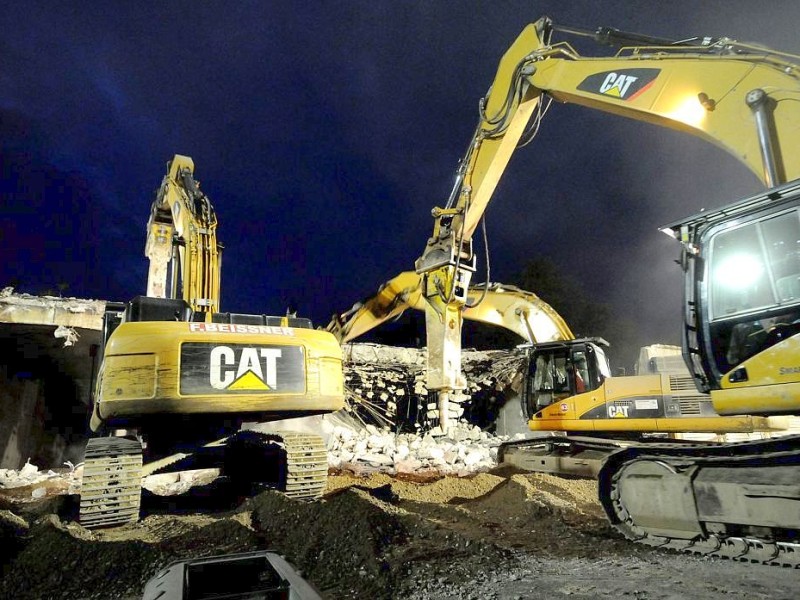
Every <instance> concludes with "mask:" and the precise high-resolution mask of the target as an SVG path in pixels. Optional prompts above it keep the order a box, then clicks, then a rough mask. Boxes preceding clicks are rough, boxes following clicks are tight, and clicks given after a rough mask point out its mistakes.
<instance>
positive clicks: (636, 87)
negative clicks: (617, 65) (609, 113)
mask: <svg viewBox="0 0 800 600" xmlns="http://www.w3.org/2000/svg"><path fill="white" fill-rule="evenodd" d="M660 72H661V69H620V70H618V71H603V72H602V73H595V74H594V75H589V76H588V77H587V78H586V79H584V80H583V81H582V82H581V83H580V84H579V85H578V89H579V90H582V91H584V92H591V93H593V94H600V95H602V96H610V97H612V98H618V99H620V100H626V101H631V100H633V99H634V98H637V97H638V96H639V95H641V94H643V93H644V92H645V91H646V90H647V89H649V88H650V86H651V85H652V84H653V82H654V81H655V80H656V77H658V74H659V73H660Z"/></svg>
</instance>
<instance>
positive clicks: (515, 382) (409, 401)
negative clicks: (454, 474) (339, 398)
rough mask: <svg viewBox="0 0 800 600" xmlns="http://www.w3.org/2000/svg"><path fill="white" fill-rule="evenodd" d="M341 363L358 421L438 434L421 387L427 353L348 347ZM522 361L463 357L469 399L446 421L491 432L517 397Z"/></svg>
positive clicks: (513, 355)
mask: <svg viewBox="0 0 800 600" xmlns="http://www.w3.org/2000/svg"><path fill="white" fill-rule="evenodd" d="M344 357H345V388H346V392H347V401H348V408H349V410H350V412H351V413H352V414H353V415H354V417H355V418H356V419H358V420H361V421H362V422H363V423H364V424H365V425H375V426H376V427H380V428H382V427H385V428H389V429H391V430H394V431H398V432H418V433H424V432H426V431H432V433H433V434H434V435H436V434H437V430H436V427H437V425H438V416H439V415H438V411H437V404H436V399H435V397H433V395H431V394H429V392H428V389H427V387H426V385H425V361H426V351H425V350H422V349H416V348H396V347H390V346H381V345H377V344H347V345H346V346H345V347H344ZM522 360H523V357H522V355H521V354H520V353H517V352H515V351H505V350H494V351H476V350H465V351H463V353H462V370H463V372H464V376H465V378H466V380H467V384H468V388H467V389H466V390H464V393H465V395H466V396H467V398H466V399H465V401H464V402H462V403H460V404H455V403H451V407H450V414H449V418H450V419H451V420H459V419H462V420H464V421H466V422H468V423H470V424H473V425H477V426H479V427H480V428H481V429H485V430H488V431H493V430H494V424H495V421H496V419H497V415H498V412H499V411H500V410H501V409H502V407H503V405H504V404H505V402H506V400H507V399H508V398H509V397H510V396H516V393H517V392H518V391H519V385H520V380H521V377H522V375H521V366H522Z"/></svg>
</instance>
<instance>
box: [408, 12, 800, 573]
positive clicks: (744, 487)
mask: <svg viewBox="0 0 800 600" xmlns="http://www.w3.org/2000/svg"><path fill="white" fill-rule="evenodd" d="M556 31H560V32H563V33H568V34H572V35H587V36H591V37H594V38H595V39H596V40H598V41H601V42H605V43H610V44H614V45H617V46H620V47H621V49H620V50H619V51H618V52H617V53H616V54H615V55H613V56H600V57H585V56H581V55H580V54H579V53H578V52H577V51H575V50H574V49H573V47H572V46H570V45H569V44H568V43H566V42H554V41H553V34H554V33H555V32H556ZM798 65H800V57H797V56H794V55H791V54H787V53H784V52H779V51H775V50H772V49H769V48H766V47H764V46H756V45H750V44H742V43H739V42H737V41H735V40H732V39H728V38H720V39H716V38H709V37H699V38H688V39H684V40H680V41H672V40H665V39H660V38H651V37H647V36H642V35H638V34H628V33H623V32H620V31H617V30H614V29H609V28H601V29H598V30H596V31H585V30H581V29H576V28H564V27H556V26H554V24H553V23H552V21H551V20H550V19H547V18H542V19H540V20H538V21H536V22H535V23H532V24H530V25H528V26H527V27H526V28H525V29H524V30H523V31H522V33H521V34H520V36H519V37H518V38H517V39H516V41H515V42H514V43H513V44H512V45H511V46H510V47H509V49H508V50H507V52H506V53H505V55H504V56H503V58H502V59H501V61H500V64H499V67H498V70H497V74H496V76H495V79H494V82H493V83H492V86H491V87H490V90H489V92H488V93H487V96H486V97H485V98H484V99H483V100H482V101H481V104H480V117H479V122H478V126H477V128H476V131H475V134H474V136H473V138H472V140H471V141H470V143H469V145H468V147H467V151H466V154H465V156H464V157H463V159H462V160H461V162H460V166H459V168H458V171H457V174H456V180H455V185H454V187H453V190H452V193H451V194H450V196H449V198H448V200H447V203H446V204H445V206H444V207H442V208H438V207H437V208H434V209H433V217H434V228H433V234H432V236H431V237H430V239H429V240H428V242H427V244H426V246H425V249H424V250H423V253H422V255H421V256H420V258H419V259H418V260H417V261H416V264H415V270H416V272H417V273H418V274H419V275H420V276H421V278H422V283H421V293H422V297H423V298H424V299H425V305H424V308H425V313H426V331H427V342H428V384H429V389H432V390H437V391H438V394H439V404H440V412H441V413H442V415H444V414H445V410H444V408H445V406H446V404H447V403H448V402H449V399H450V397H451V396H458V395H459V394H460V392H461V390H463V389H464V384H465V382H464V380H463V376H462V374H461V368H460V352H461V326H462V322H463V318H464V310H465V306H466V305H467V303H468V290H469V287H470V285H469V284H470V278H471V276H472V273H473V272H474V270H475V266H476V260H475V255H474V253H473V249H472V237H473V234H474V232H475V231H476V228H477V226H478V225H479V223H480V221H481V219H482V216H483V214H484V211H485V210H486V207H487V205H488V203H489V201H490V200H491V197H492V194H493V193H494V190H495V187H496V185H497V182H498V180H499V178H500V176H501V175H502V173H503V172H504V170H505V168H506V166H507V164H508V161H509V160H510V158H511V156H512V154H513V153H514V152H515V150H516V149H517V147H519V146H521V145H525V144H526V143H527V142H529V141H530V140H531V139H532V138H533V137H534V136H535V134H536V132H537V130H538V128H539V125H540V123H541V119H542V117H543V115H544V114H545V112H546V110H547V107H548V105H549V104H550V102H551V101H553V100H555V101H557V102H569V103H573V104H579V105H582V106H586V107H588V108H594V109H597V110H601V111H605V112H609V113H613V114H616V115H619V116H623V117H627V118H631V119H636V120H640V121H645V122H648V123H651V124H655V125H658V126H662V127H668V128H671V129H675V130H678V131H681V132H685V133H689V134H692V135H696V136H699V137H700V138H703V139H705V140H707V141H709V142H711V143H713V144H715V145H716V146H718V147H720V148H722V149H724V150H726V151H727V152H729V153H730V154H732V155H733V156H735V157H737V158H738V159H739V160H740V161H741V162H742V163H744V165H745V166H747V167H748V168H749V169H750V170H751V171H753V172H754V173H755V174H756V175H757V176H758V178H759V179H760V180H761V181H762V182H763V183H764V184H765V186H766V187H767V188H768V190H767V191H766V192H764V193H763V194H760V195H757V196H754V197H752V198H747V199H745V200H742V201H739V202H736V203H733V204H731V205H730V206H728V207H725V208H723V209H720V210H718V211H710V212H708V213H701V214H700V215H697V216H696V217H692V218H689V219H686V220H684V221H680V222H677V223H674V224H672V225H671V226H669V227H667V228H666V229H667V230H669V231H670V232H671V233H673V234H674V235H675V236H676V237H677V238H678V239H680V241H681V242H682V244H683V254H682V257H683V258H682V264H683V266H684V268H685V270H686V278H687V286H686V290H687V291H686V302H685V308H686V326H685V336H684V339H685V341H684V355H685V359H686V362H687V365H688V366H689V367H690V369H691V370H692V372H693V373H694V377H695V380H696V383H697V385H698V386H699V387H700V388H701V390H703V391H708V392H710V396H711V400H712V404H713V406H714V409H715V412H716V413H717V414H719V415H723V416H724V415H731V414H750V415H761V416H771V415H787V414H797V413H798V412H800V367H798V364H800V347H798V344H799V343H800V342H798V340H800V337H798V335H797V333H798V327H797V324H796V323H797V321H796V318H795V313H796V311H797V310H798V309H800V293H798V290H797V289H796V288H797V287H798V285H797V281H798V277H797V273H798V272H800V269H795V268H794V264H793V263H794V261H795V260H796V256H797V248H796V244H797V240H798V239H800V237H799V236H798V235H797V233H798V232H797V227H798V225H797V223H798V206H800V184H798V183H797V182H796V181H795V182H792V180H796V179H797V178H800V153H798V152H796V151H795V146H796V145H797V143H798V141H800V102H798V101H799V100H800V66H798ZM787 182H789V183H787ZM621 418H624V414H623V417H621ZM577 443H583V444H584V446H583V448H584V449H586V450H587V451H591V452H596V453H597V454H598V455H599V456H602V457H603V461H602V466H601V468H600V470H599V473H598V477H599V489H600V501H601V503H602V504H603V507H604V509H605V511H606V513H607V515H608V518H609V520H610V521H611V523H612V524H614V526H616V527H617V528H618V529H619V530H620V531H622V532H623V533H624V534H625V535H626V536H628V537H629V538H631V539H634V540H637V541H640V542H642V543H646V544H651V545H656V546H660V547H665V548H673V549H677V550H684V551H688V552H695V553H703V554H709V555H718V556H724V557H727V558H731V559H736V560H743V561H751V562H764V563H768V564H779V565H787V566H794V567H796V566H798V565H800V543H798V540H800V485H798V482H800V437H799V436H784V437H779V438H775V439H771V440H763V441H759V442H747V443H739V444H719V445H708V444H706V445H701V446H696V445H687V444H677V443H659V444H647V445H639V444H635V443H633V444H627V445H625V446H620V445H619V444H614V443H611V442H607V441H604V440H602V439H589V440H587V441H585V442H578V441H576V439H574V438H573V439H569V438H564V439H562V440H560V441H557V442H553V447H554V448H555V446H557V445H559V444H560V445H561V446H562V447H563V448H565V449H566V450H565V452H567V453H569V452H571V451H572V449H574V448H575V446H576V444H577Z"/></svg>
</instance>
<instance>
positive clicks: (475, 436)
mask: <svg viewBox="0 0 800 600" xmlns="http://www.w3.org/2000/svg"><path fill="white" fill-rule="evenodd" d="M505 440H506V438H505V437H497V436H494V435H490V434H488V433H487V432H485V431H481V429H480V428H479V427H478V426H476V425H470V424H468V423H466V422H463V421H460V422H458V423H456V424H455V425H454V426H452V427H451V428H450V431H449V433H448V436H446V437H445V436H440V437H434V436H433V435H431V434H430V433H426V434H425V435H416V434H413V433H399V434H395V433H392V432H390V431H387V430H379V429H378V428H377V427H375V426H374V425H366V426H365V427H364V428H363V429H361V430H358V429H353V428H349V427H343V426H338V425H337V426H335V427H334V429H333V432H332V435H330V437H329V438H328V464H329V465H330V467H332V468H338V469H342V470H347V471H352V472H354V473H357V474H368V473H374V472H385V473H389V474H417V475H458V476H465V475H469V474H471V473H476V472H479V471H487V470H489V469H491V468H492V467H494V466H496V465H497V447H498V446H499V445H500V444H501V443H502V442H503V441H505Z"/></svg>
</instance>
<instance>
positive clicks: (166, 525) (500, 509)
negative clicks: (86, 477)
mask: <svg viewBox="0 0 800 600" xmlns="http://www.w3.org/2000/svg"><path fill="white" fill-rule="evenodd" d="M371 435H372V434H371ZM32 470H33V469H32V468H29V472H30V471H32ZM6 475H8V474H6ZM29 475H31V473H29ZM39 475H40V476H41V475H46V477H44V478H43V479H39V480H38V481H36V477H32V478H30V479H31V480H32V481H35V483H30V484H27V485H23V486H20V487H15V488H5V489H2V490H0V508H2V509H3V510H0V536H2V540H0V553H2V565H3V573H2V575H3V577H2V582H1V583H0V597H2V598H17V599H26V598H31V599H34V598H35V599H40V598H53V599H61V598H63V599H73V598H92V599H106V598H109V599H111V598H124V599H128V598H130V599H132V598H140V597H141V593H142V589H143V586H144V583H145V582H146V581H147V580H148V579H149V578H150V577H151V576H152V575H153V574H154V573H155V572H156V571H157V570H159V569H160V568H162V567H163V566H165V565H167V564H168V563H170V562H172V561H174V560H177V559H181V558H187V557H200V556H211V555H217V554H224V553H233V552H240V551H247V550H254V549H272V550H275V551H277V552H278V553H279V554H281V555H283V556H285V557H286V558H287V559H288V560H289V561H290V562H291V563H292V564H293V565H294V566H295V567H296V568H297V569H298V570H299V571H300V572H301V573H302V575H303V576H304V577H305V578H306V579H307V580H308V581H310V582H311V583H312V584H313V585H314V586H315V587H316V588H317V589H318V590H319V592H320V593H321V594H322V595H323V597H325V598H331V599H336V598H343V599H344V598H431V599H442V600H444V599H459V600H461V599H466V598H475V599H483V598H498V599H501V598H502V599H504V598H568V597H569V598H611V597H629V598H632V599H654V600H655V599H664V600H666V599H678V598H700V599H711V598H722V597H725V598H748V599H752V598H770V599H778V598H786V599H789V598H795V597H796V589H797V584H798V581H800V573H798V572H797V571H796V570H785V569H778V568H775V567H765V566H761V565H748V564H741V563H732V562H729V561H720V560H712V559H708V558H703V557H694V556H683V555H675V554H670V553H666V552H659V551H656V550H652V549H649V548H646V547H640V546H637V545H635V544H632V543H631V542H628V541H626V540H623V539H621V538H620V536H618V535H617V534H616V533H615V532H614V531H612V530H611V529H610V528H609V527H608V526H607V524H606V522H605V519H604V517H603V515H602V514H601V512H600V507H599V505H598V503H597V502H596V500H595V494H596V489H595V484H594V482H593V481H589V480H575V479H563V478H559V477H554V476H549V475H542V474H525V473H520V472H516V471H513V470H509V469H508V468H497V467H495V468H494V469H490V470H488V471H484V472H478V473H472V474H471V475H469V476H466V477H458V476H456V475H447V476H440V475H436V474H435V473H434V472H432V471H428V472H427V473H417V474H408V473H406V474H403V473H401V474H394V475H390V474H387V473H385V472H380V471H371V472H370V473H369V474H367V475H355V474H353V473H352V472H350V471H347V470H332V473H331V477H330V480H329V485H328V492H327V494H326V495H325V497H324V499H323V500H322V501H319V502H313V503H304V502H298V501H293V500H289V499H287V498H285V497H283V496H282V495H280V494H278V493H276V492H264V493H262V494H260V495H258V496H256V497H253V498H249V499H244V500H243V499H240V498H236V497H234V496H233V495H232V494H231V493H230V491H229V490H227V489H226V487H225V484H224V480H222V479H216V480H210V481H209V482H208V483H205V484H203V485H195V486H194V487H192V488H191V489H189V490H188V491H187V492H184V493H183V494H178V495H172V496H158V495H155V494H153V493H150V492H147V493H146V494H145V496H144V499H143V514H144V518H143V519H142V520H141V521H140V522H139V523H136V524H134V525H129V526H125V527H121V528H116V529H108V530H97V531H88V530H86V529H84V528H82V527H81V526H80V525H79V524H77V523H76V521H75V513H76V507H77V497H76V496H75V495H74V494H71V493H69V492H70V491H71V490H70V480H71V479H72V480H74V474H73V473H72V472H71V470H70V469H65V470H64V471H63V472H60V473H53V474H52V475H48V474H46V473H45V474H42V473H40V474H39ZM6 481H8V476H7V477H6ZM197 481H200V479H198V480H196V482H197ZM73 483H74V481H73ZM37 490H44V491H37Z"/></svg>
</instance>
